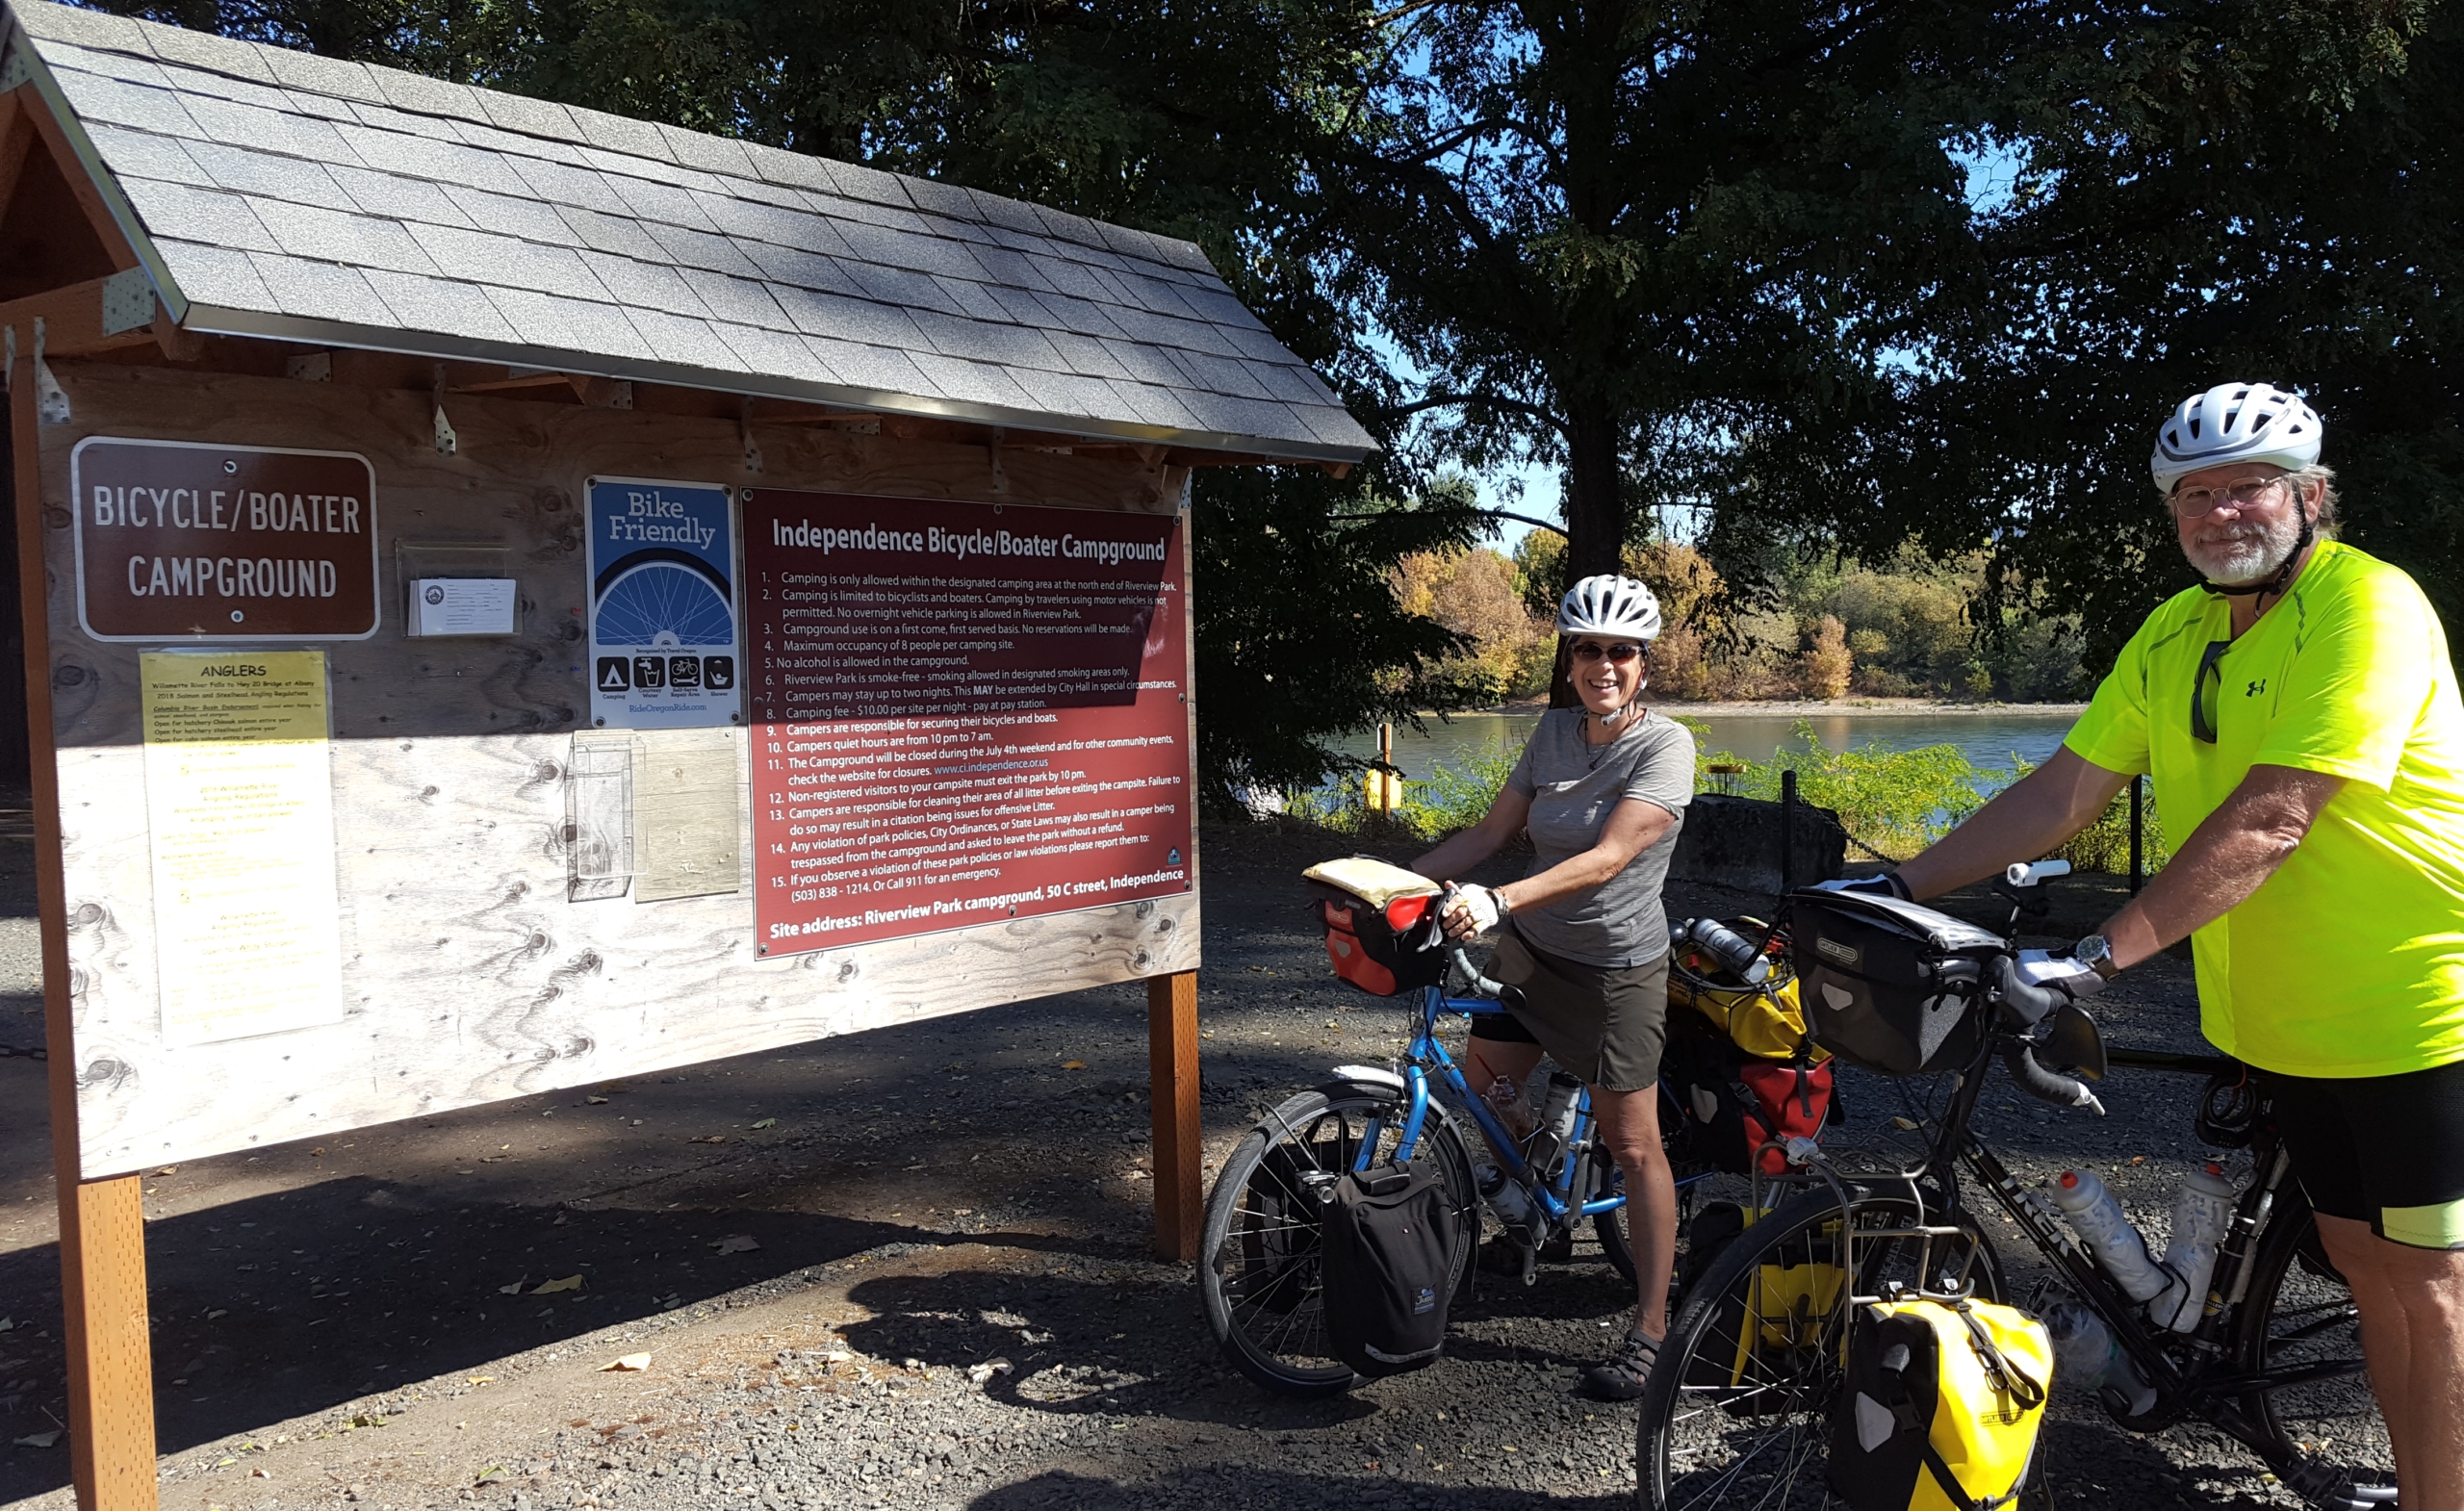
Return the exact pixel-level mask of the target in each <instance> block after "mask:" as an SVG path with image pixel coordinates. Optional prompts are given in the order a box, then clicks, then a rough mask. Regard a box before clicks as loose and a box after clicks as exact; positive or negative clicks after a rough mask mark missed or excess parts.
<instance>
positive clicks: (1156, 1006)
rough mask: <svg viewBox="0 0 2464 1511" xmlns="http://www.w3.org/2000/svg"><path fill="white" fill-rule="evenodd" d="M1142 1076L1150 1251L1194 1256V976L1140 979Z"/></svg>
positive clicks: (1202, 1199)
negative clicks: (1148, 1119) (1151, 1199)
mask: <svg viewBox="0 0 2464 1511" xmlns="http://www.w3.org/2000/svg"><path fill="white" fill-rule="evenodd" d="M1146 1075H1147V1086H1148V1088H1149V1094H1150V1096H1151V1098H1152V1101H1153V1106H1154V1112H1155V1252H1157V1253H1158V1254H1161V1255H1163V1256H1164V1257H1165V1258H1166V1259H1178V1260H1193V1259H1195V1258H1197V1257H1198V1252H1197V1250H1198V1235H1199V1229H1200V1228H1201V1227H1202V1226H1203V1225H1204V1223H1205V1221H1206V1193H1205V1189H1204V1187H1203V1185H1202V1184H1201V1183H1200V1181H1199V1178H1198V1115H1197V972H1195V971H1176V972H1174V973H1173V974H1171V975H1169V976H1149V977H1147V978H1146Z"/></svg>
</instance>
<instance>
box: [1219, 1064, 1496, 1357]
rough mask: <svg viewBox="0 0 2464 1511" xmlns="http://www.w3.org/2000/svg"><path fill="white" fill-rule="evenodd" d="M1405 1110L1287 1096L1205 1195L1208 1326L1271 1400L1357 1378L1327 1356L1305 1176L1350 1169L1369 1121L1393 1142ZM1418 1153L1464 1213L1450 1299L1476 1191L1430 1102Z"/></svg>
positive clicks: (1474, 1218) (1340, 1097)
mask: <svg viewBox="0 0 2464 1511" xmlns="http://www.w3.org/2000/svg"><path fill="white" fill-rule="evenodd" d="M1401 1105H1402V1097H1401V1093H1400V1092H1399V1091H1396V1090H1393V1089H1390V1088H1384V1087H1371V1086H1364V1085H1360V1084H1358V1083H1338V1084H1336V1085H1333V1086H1327V1087H1321V1088H1318V1089H1316V1090H1314V1091H1303V1092H1301V1093H1299V1094H1298V1095H1296V1096H1294V1097H1291V1098H1290V1099H1288V1100H1286V1101H1285V1102H1284V1103H1283V1105H1281V1106H1280V1107H1277V1108H1276V1109H1275V1110H1274V1111H1273V1112H1272V1113H1271V1114H1269V1115H1268V1116H1267V1117H1266V1118H1264V1119H1262V1120H1261V1121H1260V1122H1259V1123H1258V1125H1257V1126H1256V1127H1254V1128H1251V1129H1250V1130H1249V1132H1248V1133H1247V1134H1246V1135H1245V1136H1244V1137H1243V1138H1242V1140H1241V1142H1240V1144H1239V1145H1238V1146H1237V1147H1236V1148H1235V1149H1234V1150H1233V1151H1232V1156H1231V1158H1229V1159H1227V1160H1225V1161H1224V1162H1223V1171H1222V1173H1221V1174H1220V1175H1219V1176H1218V1177H1217V1178H1216V1182H1215V1189H1214V1191H1211V1192H1210V1193H1209V1194H1208V1196H1207V1202H1206V1224H1205V1227H1204V1229H1203V1230H1202V1231H1203V1237H1202V1239H1201V1247H1200V1249H1199V1252H1198V1265H1197V1279H1198V1291H1199V1294H1200V1297H1201V1300H1202V1302H1203V1304H1204V1307H1205V1311H1206V1323H1207V1328H1208V1330H1209V1331H1210V1332H1212V1333H1213V1334H1214V1335H1215V1341H1216V1345H1217V1346H1219V1347H1220V1348H1221V1349H1222V1350H1223V1354H1224V1357H1225V1358H1226V1359H1227V1360H1229V1361H1230V1362H1231V1364H1232V1366H1233V1368H1235V1369H1237V1370H1240V1371H1241V1372H1242V1373H1243V1374H1245V1375H1246V1376H1248V1378H1250V1379H1251V1380H1253V1381H1255V1382H1257V1383H1258V1384H1259V1385H1261V1386H1264V1387H1265V1388H1266V1389H1268V1390H1270V1391H1273V1392H1275V1393H1277V1394H1278V1395H1283V1396H1296V1397H1301V1398H1312V1397H1321V1396H1339V1395H1341V1394H1343V1393H1344V1392H1345V1391H1347V1390H1349V1389H1351V1387H1352V1385H1353V1384H1354V1383H1355V1378H1356V1377H1355V1376H1354V1375H1353V1374H1352V1371H1351V1370H1350V1368H1349V1367H1348V1366H1347V1365H1346V1364H1344V1363H1343V1362H1342V1361H1341V1360H1339V1359H1336V1358H1335V1357H1334V1356H1333V1355H1332V1354H1331V1353H1329V1352H1328V1351H1327V1344H1326V1329H1325V1319H1324V1313H1323V1310H1322V1302H1321V1295H1322V1290H1323V1285H1322V1278H1321V1276H1320V1273H1319V1268H1318V1264H1319V1262H1318V1255H1317V1228H1316V1216H1315V1212H1316V1206H1317V1203H1316V1200H1315V1198H1314V1196H1312V1195H1311V1194H1310V1193H1309V1192H1308V1191H1306V1190H1305V1189H1304V1187H1303V1185H1302V1184H1301V1178H1302V1177H1303V1176H1304V1175H1315V1174H1320V1173H1323V1174H1340V1173H1341V1172H1343V1171H1345V1170H1347V1169H1349V1168H1350V1167H1351V1164H1352V1161H1353V1158H1354V1157H1355V1156H1356V1155H1357V1154H1358V1152H1359V1149H1360V1132H1361V1129H1362V1127H1363V1126H1364V1125H1365V1124H1366V1123H1367V1122H1368V1121H1369V1119H1370V1118H1371V1117H1372V1116H1382V1117H1383V1121H1382V1123H1381V1126H1380V1129H1379V1134H1378V1140H1379V1143H1380V1144H1381V1145H1382V1146H1383V1147H1384V1148H1386V1149H1391V1148H1392V1147H1393V1142H1394V1138H1395V1132H1396V1130H1395V1124H1396V1123H1397V1122H1398V1121H1399V1119H1398V1118H1396V1117H1394V1116H1391V1115H1385V1114H1393V1113H1396V1112H1398V1111H1399V1110H1400V1108H1401ZM1421 1148H1422V1150H1423V1151H1424V1153H1427V1154H1429V1155H1430V1156H1432V1157H1433V1158H1435V1159H1436V1161H1437V1164H1438V1170H1439V1175H1440V1178H1441V1179H1442V1180H1444V1181H1445V1183H1446V1189H1447V1192H1448V1194H1449V1196H1450V1197H1451V1198H1452V1199H1453V1200H1454V1201H1455V1203H1456V1204H1457V1206H1458V1207H1460V1208H1461V1210H1462V1212H1463V1214H1464V1218H1465V1220H1464V1221H1463V1223H1462V1224H1461V1229H1460V1233H1459V1236H1458V1237H1457V1239H1456V1242H1455V1249H1454V1256H1453V1261H1452V1270H1451V1273H1450V1277H1449V1285H1448V1292H1447V1293H1448V1294H1450V1295H1452V1294H1455V1293H1458V1292H1459V1291H1460V1290H1461V1287H1462V1282H1463V1275H1464V1272H1465V1270H1466V1269H1467V1268H1469V1267H1470V1264H1471V1257H1472V1249H1473V1246H1474V1245H1475V1244H1476V1242H1478V1239H1479V1227H1480V1223H1479V1211H1480V1195H1479V1189H1478V1187H1477V1186H1476V1184H1475V1183H1474V1180H1473V1175H1472V1157H1471V1153H1470V1151H1469V1150H1467V1149H1466V1148H1465V1147H1464V1145H1463V1140H1462V1136H1461V1135H1460V1133H1458V1132H1457V1131H1456V1129H1455V1127H1454V1125H1453V1123H1452V1121H1451V1120H1450V1119H1449V1118H1448V1117H1447V1116H1446V1114H1445V1110H1444V1109H1443V1108H1440V1107H1438V1106H1437V1105H1435V1104H1434V1103H1432V1104H1431V1105H1430V1107H1429V1115H1428V1120H1427V1122H1426V1123H1425V1124H1424V1127H1423V1131H1422V1136H1421ZM1287 1151H1288V1152H1287ZM1377 1158H1380V1159H1382V1158H1384V1155H1383V1153H1382V1152H1381V1153H1380V1154H1379V1155H1378V1156H1377Z"/></svg>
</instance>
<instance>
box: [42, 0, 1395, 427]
mask: <svg viewBox="0 0 2464 1511" xmlns="http://www.w3.org/2000/svg"><path fill="white" fill-rule="evenodd" d="M7 3H8V5H9V13H10V14H11V15H13V17H14V18H15V19H16V21H17V23H18V24H19V25H20V26H21V27H22V28H23V31H24V34H25V36H26V37H28V38H32V41H31V45H30V48H29V63H30V65H31V66H33V67H34V68H35V69H36V71H37V73H38V75H39V77H42V78H45V79H47V80H48V81H49V82H48V83H47V84H45V86H44V88H45V89H46V90H57V92H56V94H52V95H50V96H49V97H51V98H55V99H57V100H60V101H63V102H64V104H65V105H66V107H67V109H68V110H69V112H70V113H71V114H72V115H74V116H75V117H76V120H77V122H78V124H80V125H82V126H83V127H84V134H83V138H82V140H83V141H90V143H91V147H90V151H91V154H92V157H91V160H90V166H91V167H92V169H93V170H94V171H96V172H97V173H99V174H103V175H106V176H109V177H111V178H114V179H116V181H117V183H118V185H119V188H120V189H121V190H122V192H124V193H125V194H126V196H127V198H128V200H129V203H130V204H131V206H132V207H133V208H134V209H135V211H136V214H137V218H138V220H139V222H140V225H141V233H142V236H143V237H144V238H146V239H150V241H151V242H152V243H153V251H154V253H155V254H157V255H159V256H160V257H161V259H162V262H163V265H164V267H165V268H166V269H167V270H168V272H169V273H170V277H171V285H172V286H171V287H170V288H167V290H166V295H167V297H168V298H170V299H171V301H172V303H173V306H174V308H175V309H178V310H180V311H182V312H183V318H184V319H186V320H189V321H190V322H191V323H192V325H193V326H195V327H196V328H199V329H204V330H233V331H261V330H263V329H265V328H266V326H265V325H264V323H263V321H262V320H249V319H248V318H247V317H248V316H250V315H251V314H254V315H259V316H264V315H280V316H283V317H286V318H287V320H288V321H289V323H288V325H287V326H286V327H285V328H286V329H289V330H292V331H299V330H303V329H313V327H314V325H315V324H316V323H318V322H324V323H326V324H329V325H331V326H332V327H334V330H335V340H336V341H337V343H338V344H345V345H347V344H350V343H351V342H353V341H360V342H367V343H369V344H377V343H376V342H374V341H373V340H372V338H371V337H370V336H369V335H368V334H367V333H368V332H370V331H382V332H384V336H383V340H382V343H381V344H382V345H384V346H387V347H389V348H391V349H396V350H405V351H426V350H433V351H434V352H435V354H436V355H438V356H440V357H449V356H457V355H458V356H470V355H475V354H477V348H478V347H480V346H483V347H484V350H485V351H486V352H487V353H488V354H490V355H493V356H495V357H496V358H497V359H498V360H504V359H505V358H506V355H507V354H508V353H513V355H512V358H511V359H512V360H517V361H522V362H524V363H526V364H531V363H535V364H536V365H539V366H552V365H553V364H555V363H556V362H558V361H559V360H563V361H565V362H567V363H568V364H570V365H572V366H574V367H575V368H576V369H578V370H580V371H602V372H613V373H617V374H620V375H621V374H622V373H623V371H625V368H626V365H627V364H636V365H649V366H646V367H643V368H642V371H644V372H645V373H646V374H655V376H656V377H657V378H660V379H669V380H679V379H680V380H683V381H692V379H691V378H690V376H689V374H691V373H694V372H701V373H705V374H707V375H708V377H707V383H706V386H710V387H719V388H732V389H736V390H739V391H742V392H748V393H770V394H777V395H780V396H781V397H808V398H822V399H825V400H834V401H837V402H853V403H861V404H866V405H871V406H875V407H882V408H891V409H895V408H899V407H902V406H908V405H911V406H912V407H916V408H919V409H923V410H926V411H928V412H932V413H940V414H948V413H953V412H956V413H964V412H965V411H966V409H967V408H968V407H973V408H974V409H975V410H977V411H978V412H979V413H981V414H983V415H984V416H985V417H986V418H987V419H988V420H992V421H994V423H1005V424H1012V423H1032V424H1037V425H1042V426H1046V427H1049V428H1056V429H1062V430H1070V429H1072V428H1073V427H1077V428H1082V429H1083V433H1088V434H1120V433H1123V431H1124V429H1126V430H1127V431H1128V432H1129V433H1132V434H1135V435H1138V436H1140V437H1148V436H1152V435H1154V434H1155V433H1156V432H1157V431H1158V430H1161V431H1164V432H1170V431H1173V430H1183V431H1190V432H1193V439H1199V440H1201V441H1202V442H1203V443H1204V444H1210V445H1223V446H1228V447H1232V448H1236V449H1242V450H1251V451H1262V452H1266V453H1268V454H1282V455H1296V456H1312V457H1322V458H1323V457H1334V456H1346V457H1348V456H1356V455H1359V454H1361V453H1363V452H1365V451H1367V450H1368V449H1370V448H1372V446H1373V443H1372V441H1371V439H1370V437H1369V436H1368V435H1367V433H1366V432H1364V431H1362V430H1361V429H1360V427H1359V426H1358V425H1357V424H1355V423H1353V422H1352V421H1351V419H1350V417H1349V416H1347V415H1346V414H1345V413H1344V412H1343V411H1342V409H1341V407H1340V405H1338V404H1337V403H1336V401H1335V398H1334V396H1333V395H1332V394H1331V393H1330V392H1329V391H1327V389H1326V388H1325V385H1324V384H1323V383H1322V382H1320V381H1319V380H1318V378H1317V377H1316V375H1315V374H1314V373H1312V372H1310V371H1308V369H1307V368H1306V367H1305V366H1303V365H1301V364H1300V363H1298V362H1297V361H1296V359H1295V358H1294V357H1293V356H1292V354H1291V353H1290V352H1289V351H1287V350H1285V349H1284V347H1283V346H1281V344H1280V343H1278V342H1276V341H1275V340H1274V339H1273V337H1272V336H1271V335H1270V334H1269V333H1268V332H1267V330H1266V328H1265V327H1264V325H1263V324H1261V323H1260V322H1259V321H1258V320H1257V319H1256V317H1255V316H1253V315H1251V314H1250V313H1249V312H1248V311H1247V310H1246V309H1245V308H1243V307H1242V306H1241V304H1240V302H1239V300H1238V299H1237V298H1235V297H1234V296H1233V295H1232V293H1231V291H1230V290H1229V289H1227V288H1225V287H1224V285H1223V283H1222V280H1221V279H1219V277H1217V276H1216V275H1215V271H1214V269H1212V268H1211V267H1210V266H1208V264H1207V261H1206V258H1205V256H1204V254H1203V253H1201V252H1200V251H1199V250H1198V248H1197V247H1196V246H1194V245H1193V244H1192V243H1188V242H1184V241H1179V240H1176V239H1173V238H1168V237H1163V236H1158V235H1155V234H1152V233H1150V232H1147V231H1144V230H1140V229H1137V228H1134V227H1124V226H1116V225H1105V224H1101V223H1099V222H1096V221H1093V220H1089V219H1085V218H1081V217H1078V216H1074V215H1069V214H1066V213H1064V212H1061V211H1055V210H1051V209H1047V208H1045V207H1041V206H1038V205H1033V204H1028V203H1025V202H1023V201H1019V200H1014V199H1007V198H1003V197H1002V196H1000V195H997V194H990V193H986V192H982V191H977V190H970V189H965V188H962V187H960V186H956V185H948V184H938V183H934V182H931V181H929V180H921V179H912V178H903V177H900V176H898V175H896V174H891V173H885V172H882V171H881V170H879V169H876V168H871V167H866V166H861V165H859V164H850V163H838V162H834V161H830V160H825V159H820V158H813V157H808V156H803V155H800V154H796V153H791V152H784V151H782V150H780V149H778V148H775V147H770V146H765V145H762V144H760V143H757V142H747V141H737V140H734V139H731V138H723V137H715V136H706V135H701V134H697V133H694V132H689V131H684V130H681V129H680V128H677V127H674V126H668V125H661V124H656V123H653V122H648V121H639V120H629V119H626V118H623V117H620V116H614V115H605V114H603V113H600V112H596V111H589V110H583V109H580V108H578V107H569V106H565V105H560V104H556V103H553V102H551V101H543V100H533V99H526V98H523V97H520V96H516V95H509V94H501V93H497V92H494V91H491V90H480V89H475V88H472V87H468V86H464V85H459V84H453V83H449V82H446V81H441V80H435V79H428V78H423V77H418V76H414V75H410V74H405V73H399V72H397V71H395V70H390V69H385V68H378V67H373V66H370V65H364V64H354V63H347V62H343V61H340V60H336V59H329V58H321V57H316V56H313V55H309V54H304V53H295V52H288V51H285V50H283V49H280V48H276V47H270V46H267V45H264V44H261V43H255V42H243V41H236V40H232V39H228V38H215V37H207V36H202V35H200V34H196V33H190V32H184V31H180V30H178V29H176V28H171V27H167V26H163V25H159V24H157V23H153V22H139V21H135V20H129V19H126V18H122V17H119V16H115V15H107V14H103V13H95V12H90V11H81V10H74V9H68V8H64V7H60V6H56V5H51V4H48V3H44V0H7ZM80 150H81V152H82V151H86V150H88V149H86V148H84V147H81V148H80ZM521 348H528V349H527V350H523V349H521ZM954 406H956V407H955V408H954Z"/></svg>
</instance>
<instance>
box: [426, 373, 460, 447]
mask: <svg viewBox="0 0 2464 1511" xmlns="http://www.w3.org/2000/svg"><path fill="white" fill-rule="evenodd" d="M431 397H432V398H433V400H434V402H435V405H436V450H437V454H438V455H440V456H451V455H453V454H454V453H456V452H458V451H460V450H461V449H462V438H461V437H460V436H458V435H455V434H454V433H453V422H452V421H450V420H448V419H446V418H445V364H444V363H442V362H440V363H438V364H437V365H436V387H435V389H434V391H433V393H432V395H431Z"/></svg>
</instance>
